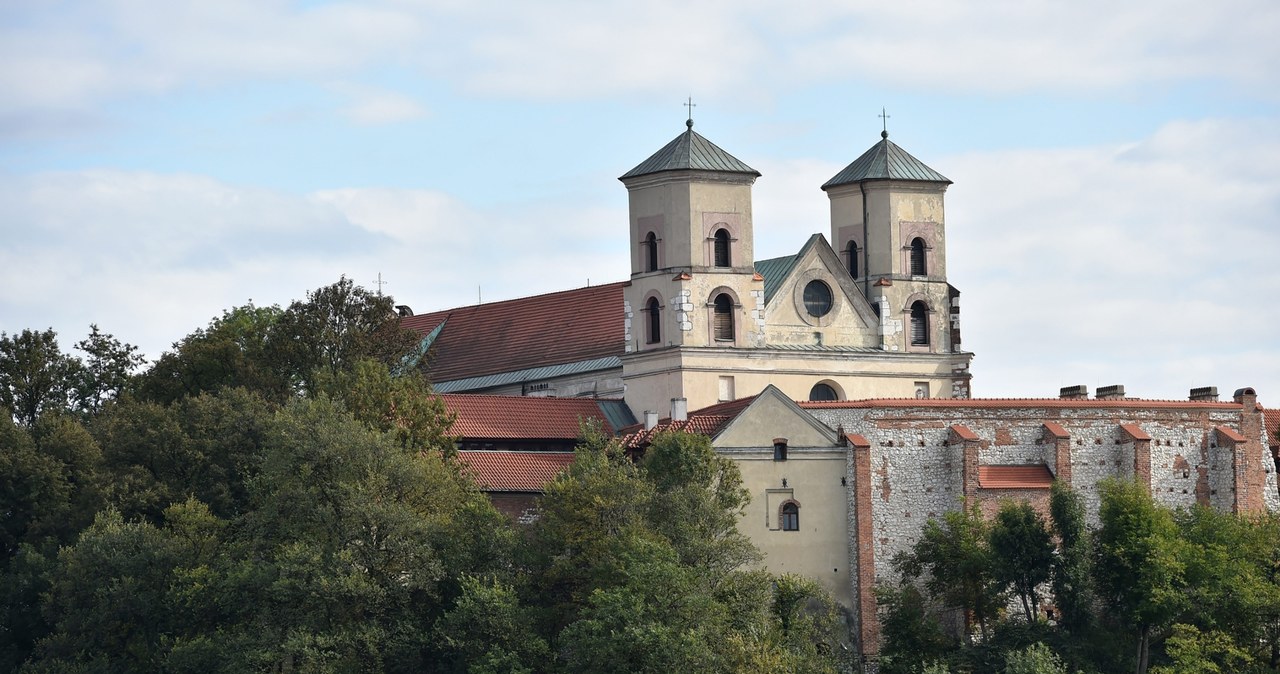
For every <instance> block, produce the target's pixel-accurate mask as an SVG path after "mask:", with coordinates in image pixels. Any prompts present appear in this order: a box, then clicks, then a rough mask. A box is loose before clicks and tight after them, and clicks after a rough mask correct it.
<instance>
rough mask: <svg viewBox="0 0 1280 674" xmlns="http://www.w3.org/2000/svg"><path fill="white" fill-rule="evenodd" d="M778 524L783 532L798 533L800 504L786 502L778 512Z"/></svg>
mask: <svg viewBox="0 0 1280 674" xmlns="http://www.w3.org/2000/svg"><path fill="white" fill-rule="evenodd" d="M778 523H779V524H781V525H782V530H783V531H800V504H798V503H796V502H795V501H787V502H786V503H783V504H782V508H781V509H780V510H779V512H778Z"/></svg>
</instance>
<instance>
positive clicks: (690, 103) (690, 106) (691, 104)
mask: <svg viewBox="0 0 1280 674" xmlns="http://www.w3.org/2000/svg"><path fill="white" fill-rule="evenodd" d="M681 105H683V106H684V107H686V108H688V109H689V121H687V122H685V125H687V126H688V127H690V128H693V109H694V108H696V107H698V104H697V103H694V102H693V96H690V97H689V100H688V101H687V102H684V103H681Z"/></svg>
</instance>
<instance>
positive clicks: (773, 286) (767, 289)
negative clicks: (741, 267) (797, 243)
mask: <svg viewBox="0 0 1280 674" xmlns="http://www.w3.org/2000/svg"><path fill="white" fill-rule="evenodd" d="M799 259H800V256H799V255H798V254H797V255H783V256H782V257H774V258H769V259H768V260H757V261H756V272H757V273H759V274H760V275H761V276H763V277H764V301H765V304H768V303H769V302H771V301H773V296H774V294H776V293H777V292H778V288H779V287H781V286H782V281H783V280H784V279H786V278H787V275H788V274H790V273H791V270H792V269H794V268H795V266H796V261H797V260H799Z"/></svg>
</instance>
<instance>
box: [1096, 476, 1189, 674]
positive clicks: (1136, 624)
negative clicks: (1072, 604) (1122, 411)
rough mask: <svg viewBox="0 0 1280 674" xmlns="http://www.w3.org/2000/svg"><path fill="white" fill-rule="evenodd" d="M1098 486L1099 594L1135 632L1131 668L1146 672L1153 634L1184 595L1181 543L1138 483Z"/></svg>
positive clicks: (1170, 616) (1164, 513)
mask: <svg viewBox="0 0 1280 674" xmlns="http://www.w3.org/2000/svg"><path fill="white" fill-rule="evenodd" d="M1099 492H1100V494H1101V497H1102V507H1101V510H1100V513H1099V519H1100V522H1101V526H1100V528H1099V530H1098V534H1097V541H1098V552H1097V562H1096V566H1095V569H1096V576H1097V579H1098V588H1099V590H1100V597H1101V599H1102V602H1103V604H1104V606H1105V608H1106V610H1107V611H1108V612H1109V613H1110V615H1111V616H1112V617H1113V619H1115V620H1116V621H1117V622H1118V623H1119V624H1121V625H1126V626H1129V627H1130V628H1131V629H1133V630H1134V631H1135V632H1136V637H1137V643H1136V649H1135V650H1136V655H1135V657H1134V671H1135V672H1137V674H1144V672H1146V671H1147V667H1148V664H1149V657H1150V644H1151V636H1152V634H1153V633H1154V632H1156V631H1157V630H1161V629H1164V628H1166V627H1168V626H1169V624H1170V623H1171V622H1172V621H1173V619H1174V617H1175V616H1176V615H1177V614H1178V612H1179V610H1180V609H1181V608H1182V607H1183V605H1184V603H1185V601H1186V594H1185V584H1184V577H1183V576H1184V571H1185V564H1184V562H1183V559H1182V558H1183V552H1182V547H1183V546H1182V545H1181V541H1180V540H1179V538H1178V533H1177V529H1176V527H1175V526H1174V521H1173V516H1172V514H1171V513H1170V512H1169V511H1168V510H1166V509H1163V508H1160V507H1159V506H1157V505H1156V504H1155V502H1154V501H1152V500H1151V496H1150V494H1148V493H1146V492H1145V491H1144V490H1143V489H1142V487H1141V486H1139V485H1138V484H1137V483H1134V482H1120V481H1115V480H1109V481H1104V482H1103V483H1102V484H1101V485H1100V487H1099Z"/></svg>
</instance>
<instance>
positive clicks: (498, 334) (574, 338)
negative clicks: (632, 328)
mask: <svg viewBox="0 0 1280 674" xmlns="http://www.w3.org/2000/svg"><path fill="white" fill-rule="evenodd" d="M625 285H626V283H625V282H618V283H610V284H607V285H599V286H588V287H586V288H577V289H575V290H564V291H561V292H555V293H548V294H546V295H536V296H534V297H524V298H520V299H514V300H506V301H503V302H490V303H487V304H475V305H472V306H468V307H458V308H456V309H446V310H444V311H436V312H432V313H427V314H419V315H417V316H410V317H408V318H405V319H404V320H402V321H401V323H400V324H401V325H403V326H404V327H406V328H410V329H412V330H416V331H418V333H419V334H421V335H423V336H426V335H427V334H429V333H430V332H431V331H432V330H433V329H435V328H436V327H438V326H439V325H440V324H441V323H444V324H445V325H444V329H443V330H441V331H440V334H439V336H437V337H436V339H435V343H434V345H433V349H434V358H433V359H432V360H431V365H430V368H429V370H428V373H429V376H430V377H431V380H432V381H435V382H444V381H450V380H453V379H462V378H465V377H478V376H483V375H488V374H494V373H497V372H508V371H511V370H523V369H528V368H535V367H541V366H544V365H554V364H560V363H572V362H577V361H584V360H591V359H594V358H603V357H606V356H621V355H622V353H623V350H624V346H625V345H624V342H623V339H624V336H623V313H622V311H623V310H622V288H623V287H624V286H625Z"/></svg>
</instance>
